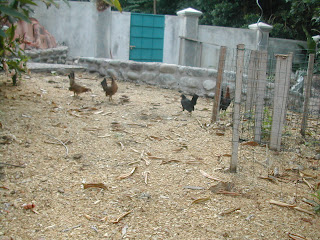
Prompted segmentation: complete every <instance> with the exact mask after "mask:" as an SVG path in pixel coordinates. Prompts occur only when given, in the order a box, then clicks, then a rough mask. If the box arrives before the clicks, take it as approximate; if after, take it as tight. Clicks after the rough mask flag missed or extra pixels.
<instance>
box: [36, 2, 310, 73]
mask: <svg viewBox="0 0 320 240" xmlns="http://www.w3.org/2000/svg"><path fill="white" fill-rule="evenodd" d="M57 2H58V3H59V4H60V8H59V9H57V8H55V7H53V6H51V7H50V8H49V9H47V7H46V6H45V4H43V3H42V2H38V6H37V7H35V8H34V11H35V12H34V14H33V17H35V18H37V19H38V20H39V22H40V23H41V24H42V25H43V26H44V27H45V28H46V29H47V30H48V31H49V32H50V33H51V34H52V35H53V36H54V37H55V38H56V40H57V42H58V43H59V44H64V45H66V46H68V47H69V56H71V57H100V58H111V55H112V58H113V59H120V60H128V59H129V45H130V17H131V14H130V13H129V12H123V13H119V12H116V11H112V12H111V10H110V8H109V9H107V10H105V11H103V12H98V11H97V10H96V5H95V2H73V1H70V2H69V4H70V7H68V6H67V5H66V4H65V3H64V2H63V1H57ZM182 23H183V21H180V19H179V17H178V16H170V15H166V16H165V33H164V49H163V62H164V63H170V64H179V51H180V38H179V36H180V34H181V33H180V31H181V29H182V26H181V24H182ZM195 36H196V34H195ZM198 40H199V41H201V42H203V43H202V50H201V48H200V47H199V44H198V45H197V44H191V46H192V47H193V48H194V47H196V48H197V49H198V52H197V51H196V53H197V54H198V56H193V55H192V57H195V58H197V59H196V60H197V62H198V64H197V66H201V67H209V68H217V66H218V60H219V51H220V46H226V47H228V50H227V59H234V57H235V55H234V54H235V49H236V46H237V45H238V44H240V43H243V44H245V47H246V49H256V31H254V30H250V29H239V28H227V27H217V26H204V25H200V26H199V28H198ZM297 43H301V44H305V42H303V41H294V40H287V39H274V38H270V44H269V49H271V48H272V51H273V52H277V51H279V52H280V53H289V52H292V51H293V50H294V49H297V48H298V47H297ZM200 51H201V53H200ZM110 53H111V55H110ZM200 56H201V58H200ZM296 59H297V58H296V56H295V57H294V60H296Z"/></svg>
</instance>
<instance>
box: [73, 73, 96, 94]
mask: <svg viewBox="0 0 320 240" xmlns="http://www.w3.org/2000/svg"><path fill="white" fill-rule="evenodd" d="M68 77H69V79H70V87H69V90H70V91H72V92H73V93H74V95H73V96H75V95H77V96H78V95H79V94H80V93H83V92H89V91H91V89H90V88H86V87H82V86H80V85H79V84H76V83H75V81H74V78H75V77H74V72H71V73H70V74H69V75H68Z"/></svg>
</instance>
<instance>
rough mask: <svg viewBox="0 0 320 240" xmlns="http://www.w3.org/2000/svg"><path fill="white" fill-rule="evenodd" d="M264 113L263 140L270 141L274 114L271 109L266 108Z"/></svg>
mask: <svg viewBox="0 0 320 240" xmlns="http://www.w3.org/2000/svg"><path fill="white" fill-rule="evenodd" d="M263 111H264V114H263V121H262V138H263V139H266V140H269V139H270V134H271V127H272V113H271V110H270V108H269V107H265V108H264V110H263Z"/></svg>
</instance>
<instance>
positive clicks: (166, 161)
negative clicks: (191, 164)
mask: <svg viewBox="0 0 320 240" xmlns="http://www.w3.org/2000/svg"><path fill="white" fill-rule="evenodd" d="M171 162H181V161H180V160H177V159H169V160H162V162H161V163H160V164H167V163H171Z"/></svg>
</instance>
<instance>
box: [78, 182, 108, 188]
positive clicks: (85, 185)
mask: <svg viewBox="0 0 320 240" xmlns="http://www.w3.org/2000/svg"><path fill="white" fill-rule="evenodd" d="M82 185H83V189H87V188H102V189H107V186H106V185H105V184H103V183H83V184H82Z"/></svg>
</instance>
